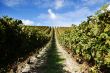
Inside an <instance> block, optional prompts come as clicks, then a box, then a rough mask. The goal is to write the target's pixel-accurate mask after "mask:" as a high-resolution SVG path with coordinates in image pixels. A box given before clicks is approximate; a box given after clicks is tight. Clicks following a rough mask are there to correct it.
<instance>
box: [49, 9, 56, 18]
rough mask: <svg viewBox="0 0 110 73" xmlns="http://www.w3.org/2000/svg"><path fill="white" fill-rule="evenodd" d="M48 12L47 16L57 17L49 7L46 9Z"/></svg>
mask: <svg viewBox="0 0 110 73" xmlns="http://www.w3.org/2000/svg"><path fill="white" fill-rule="evenodd" d="M48 13H49V17H50V18H51V19H56V18H57V16H56V14H55V13H54V12H53V11H52V10H51V9H48Z"/></svg>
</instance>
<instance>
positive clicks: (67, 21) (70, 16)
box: [37, 7, 95, 26]
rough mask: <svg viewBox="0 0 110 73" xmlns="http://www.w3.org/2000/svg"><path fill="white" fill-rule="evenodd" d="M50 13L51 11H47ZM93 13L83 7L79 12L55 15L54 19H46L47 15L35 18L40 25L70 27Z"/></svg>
mask: <svg viewBox="0 0 110 73" xmlns="http://www.w3.org/2000/svg"><path fill="white" fill-rule="evenodd" d="M48 11H50V12H51V9H50V10H48ZM93 12H95V11H91V10H90V9H89V8H87V7H83V8H81V9H79V10H75V11H69V12H66V13H56V14H55V17H56V18H55V19H52V18H54V16H52V18H50V17H48V14H40V15H39V16H38V17H37V20H39V22H40V23H41V24H44V25H50V26H71V24H76V25H78V24H80V23H81V22H82V21H84V20H86V17H87V16H89V15H92V13H93Z"/></svg>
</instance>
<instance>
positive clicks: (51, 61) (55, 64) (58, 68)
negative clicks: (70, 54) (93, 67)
mask: <svg viewBox="0 0 110 73" xmlns="http://www.w3.org/2000/svg"><path fill="white" fill-rule="evenodd" d="M58 53H59V52H57V46H56V40H55V34H54V32H53V35H52V40H51V44H50V46H49V49H48V50H47V52H46V54H45V55H46V56H45V57H42V59H43V58H45V59H46V61H45V62H44V63H43V64H41V65H40V67H36V71H34V73H35V72H36V73H70V72H68V71H65V70H64V69H63V67H64V65H63V64H62V61H63V60H64V59H62V58H60V57H59V55H58ZM34 70H35V69H34Z"/></svg>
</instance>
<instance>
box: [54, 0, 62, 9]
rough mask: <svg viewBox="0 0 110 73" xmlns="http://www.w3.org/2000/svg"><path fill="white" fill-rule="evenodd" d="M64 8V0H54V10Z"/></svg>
mask: <svg viewBox="0 0 110 73" xmlns="http://www.w3.org/2000/svg"><path fill="white" fill-rule="evenodd" d="M63 6H64V0H56V1H55V9H59V8H61V7H63Z"/></svg>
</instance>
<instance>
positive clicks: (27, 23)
mask: <svg viewBox="0 0 110 73" xmlns="http://www.w3.org/2000/svg"><path fill="white" fill-rule="evenodd" d="M22 22H23V24H24V25H34V21H31V20H28V19H22Z"/></svg>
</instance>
